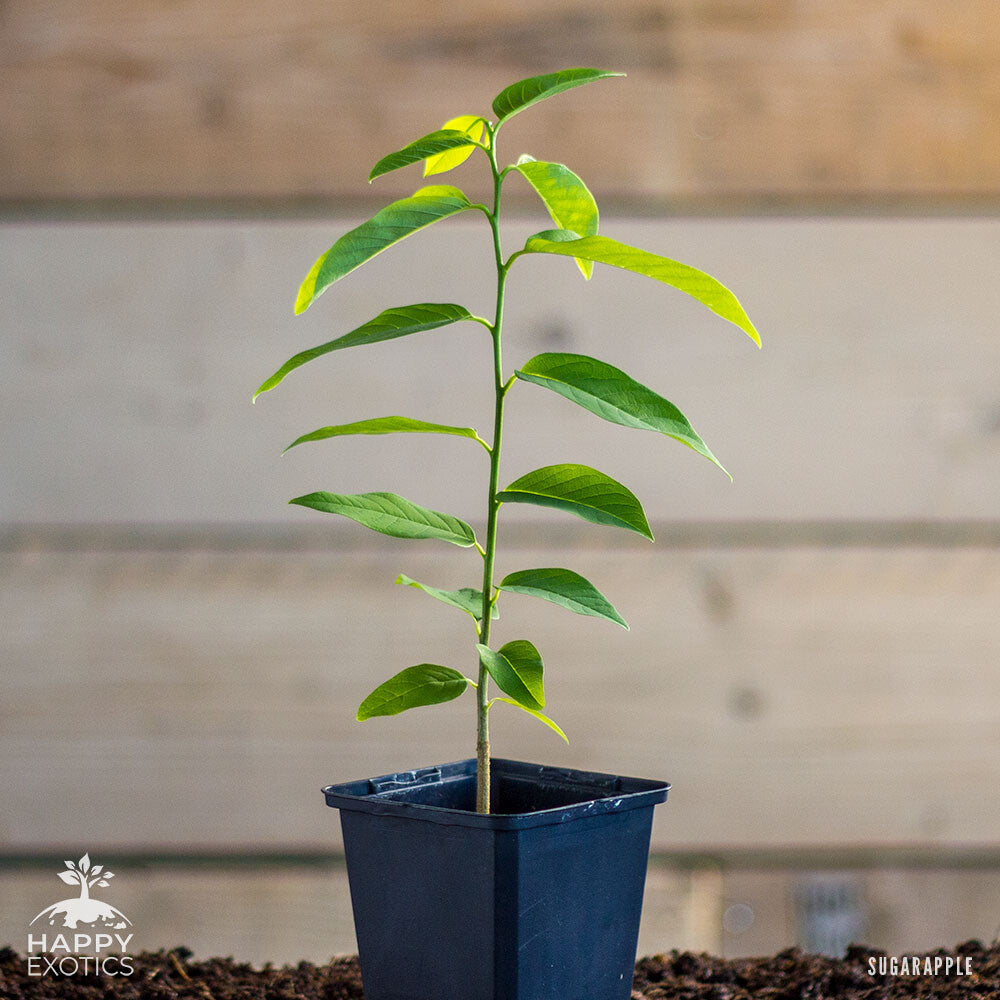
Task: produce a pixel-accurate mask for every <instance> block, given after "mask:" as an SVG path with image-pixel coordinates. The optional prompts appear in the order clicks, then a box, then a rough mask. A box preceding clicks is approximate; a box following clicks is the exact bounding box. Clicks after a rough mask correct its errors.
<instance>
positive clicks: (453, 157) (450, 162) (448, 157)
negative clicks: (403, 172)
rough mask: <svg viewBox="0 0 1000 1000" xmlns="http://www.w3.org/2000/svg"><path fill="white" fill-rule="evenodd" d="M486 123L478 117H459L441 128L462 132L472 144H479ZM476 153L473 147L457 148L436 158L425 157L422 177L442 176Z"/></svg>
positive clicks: (439, 154)
mask: <svg viewBox="0 0 1000 1000" xmlns="http://www.w3.org/2000/svg"><path fill="white" fill-rule="evenodd" d="M485 127H486V123H485V122H484V121H483V119H482V118H481V117H480V116H479V115H459V116H458V117H457V118H452V119H451V120H450V121H446V122H445V123H444V125H442V126H441V128H442V130H444V129H454V130H455V131H457V132H464V133H465V135H466V136H467V137H468V138H469V139H472V140H473V141H474V142H481V141H482V138H483V129H484V128H485ZM475 151H476V147H475V146H473V145H465V146H459V147H458V148H457V149H452V150H449V151H448V152H447V153H438V154H437V155H436V156H429V157H427V161H426V162H425V163H424V177H430V176H431V174H443V173H447V172H448V171H449V170H454V169H455V167H459V166H461V165H462V164H463V163H465V161H466V160H467V159H468V158H469V157H470V156H472V154H473V153H474V152H475Z"/></svg>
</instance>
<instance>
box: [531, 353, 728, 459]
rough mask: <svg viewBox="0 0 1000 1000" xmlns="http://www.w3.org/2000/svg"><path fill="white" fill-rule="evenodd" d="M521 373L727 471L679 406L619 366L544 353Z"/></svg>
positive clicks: (575, 401) (583, 356)
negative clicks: (668, 439) (676, 443)
mask: <svg viewBox="0 0 1000 1000" xmlns="http://www.w3.org/2000/svg"><path fill="white" fill-rule="evenodd" d="M515 374H516V375H517V377H518V378H519V379H521V380H522V381H524V382H533V383H535V385H540V386H542V387H543V388H546V389H551V390H552V391H553V392H557V393H559V395H560V396H565V397H566V399H569V400H572V401H573V402H574V403H576V404H578V405H579V406H582V407H583V408H584V409H585V410H590V412H591V413H596V414H597V416H599V417H602V418H603V419H604V420H610V421H611V423H614V424H621V426H622V427H636V428H639V429H640V430H646V431H658V432H659V433H660V434H666V435H667V437H671V438H673V439H674V440H675V441H679V442H680V443H681V444H683V445H686V446H687V447H688V448H690V449H692V451H696V452H697V453H698V454H699V455H703V456H704V457H705V458H707V459H708V460H709V461H710V462H713V463H714V464H715V465H718V466H719V468H720V469H722V471H723V472H726V470H725V469H724V468H723V467H722V465H721V463H720V462H719V460H718V459H717V458H716V457H715V455H713V454H712V452H711V450H710V449H709V447H708V445H706V444H705V442H704V441H702V439H701V438H700V437H699V436H698V435H697V433H695V430H694V428H693V427H692V426H691V424H690V423H689V422H688V419H687V417H685V416H684V414H683V413H681V411H680V410H678V409H677V407H676V406H674V404H673V403H671V402H670V401H669V400H667V399H664V398H663V397H662V396H660V395H658V394H657V393H655V392H653V390H652V389H648V388H647V387H646V386H644V385H643V384H642V383H641V382H636V381H635V379H633V378H630V377H629V376H628V375H626V374H625V372H623V371H622V370H621V369H620V368H615V366H614V365H609V364H607V363H606V362H604V361H598V360H597V359H596V358H589V357H587V356H586V355H585V354H538V355H536V356H535V357H533V358H532V359H531V360H530V361H529V362H527V364H525V365H523V366H522V367H521V368H519V369H518V370H517V372H516V373H515ZM726 475H727V476H728V475H729V473H728V472H726ZM731 478H732V477H731V476H730V479H731Z"/></svg>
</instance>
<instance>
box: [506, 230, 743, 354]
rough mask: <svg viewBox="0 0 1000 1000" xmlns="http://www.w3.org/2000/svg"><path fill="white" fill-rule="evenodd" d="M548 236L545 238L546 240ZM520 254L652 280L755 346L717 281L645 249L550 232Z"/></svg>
mask: <svg viewBox="0 0 1000 1000" xmlns="http://www.w3.org/2000/svg"><path fill="white" fill-rule="evenodd" d="M547 237H548V238H547ZM523 252H524V253H552V254H558V255H559V256H562V257H576V258H577V259H578V260H592V261H594V262H595V263H598V264H608V265H610V266H611V267H620V268H622V269H623V270H625V271H632V272H634V273H635V274H642V275H644V276H645V277H647V278H653V279H654V280H655V281H662V282H663V283H664V284H665V285H672V286H673V287H674V288H678V289H680V290H681V291H682V292H686V293H687V294H688V295H690V296H691V297H692V298H695V299H697V300H698V301H699V302H700V303H701V304H702V305H704V306H707V307H708V308H709V309H711V310H712V312H714V313H716V314H717V315H719V316H721V317H722V318H723V319H727V320H729V322H730V323H733V324H735V325H736V326H738V327H739V328H740V329H741V330H742V331H743V332H744V333H745V334H746V335H747V336H748V337H749V338H750V339H751V340H752V341H753V342H754V343H755V344H756V345H757V346H758V347H760V335H759V334H758V333H757V331H756V330H755V329H754V325H753V323H751V322H750V318H749V317H748V316H747V314H746V313H745V312H744V311H743V306H741V305H740V303H739V301H738V300H737V298H736V296H735V295H733V293H732V292H731V291H730V290H729V289H728V288H726V286H725V285H723V284H722V283H721V282H720V281H718V280H716V279H715V278H713V277H712V276H711V275H710V274H705V272H704V271H699V270H698V269H697V268H694V267H691V266H690V265H689V264H681V263H680V262H679V261H676V260H670V258H669V257H660V256H658V255H657V254H655V253H650V252H649V251H648V250H640V249H638V247H630V246H628V245H627V244H625V243H619V242H618V240H613V239H610V238H609V237H607V236H583V237H581V238H580V239H579V240H572V239H569V240H567V239H562V240H559V241H556V240H553V239H551V234H550V233H539V234H538V235H537V236H532V237H530V238H529V239H528V242H527V243H525V245H524V251H523Z"/></svg>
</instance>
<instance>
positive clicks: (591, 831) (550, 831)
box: [323, 759, 670, 1000]
mask: <svg viewBox="0 0 1000 1000" xmlns="http://www.w3.org/2000/svg"><path fill="white" fill-rule="evenodd" d="M491 775H492V780H491V797H492V805H493V809H494V812H492V813H491V814H490V815H478V814H477V813H476V812H475V792H476V762H475V760H464V761H459V762H457V763H454V764H443V765H441V766H440V767H428V768H423V769H421V770H418V771H407V772H404V773H402V774H390V775H385V776H383V777H380V778H370V779H368V780H365V781H355V782H349V783H348V784H343V785H330V786H329V787H328V788H324V789H323V792H324V794H325V795H326V802H327V805H330V806H333V807H335V808H337V809H340V811H341V812H340V819H341V824H342V826H343V830H344V849H345V852H346V855H347V875H348V880H349V882H350V886H351V902H352V904H353V906H354V924H355V929H356V931H357V937H358V952H359V957H360V960H361V976H362V979H363V982H364V989H365V998H366V1000H628V997H629V995H630V992H631V984H632V973H633V968H634V965H635V949H636V941H637V938H638V934H639V914H640V912H641V910H642V892H643V886H644V883H645V878H646V862H647V859H648V855H649V833H650V826H651V824H652V819H653V806H655V805H656V804H657V803H658V802H663V801H664V800H665V799H666V797H667V792H668V790H669V788H670V785H669V784H668V783H667V782H665V781H647V780H644V779H641V778H625V777H620V776H618V775H611V774H598V773H594V772H590V771H574V770H569V769H565V768H557V767H544V766H542V765H540V764H526V763H522V762H520V761H512V760H497V759H494V760H493V761H492V762H491Z"/></svg>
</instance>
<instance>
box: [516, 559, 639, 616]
mask: <svg viewBox="0 0 1000 1000" xmlns="http://www.w3.org/2000/svg"><path fill="white" fill-rule="evenodd" d="M498 589H500V590H506V591H509V592H510V593H512V594H528V595H530V596H531V597H540V598H541V599H542V600H543V601H550V602H551V603H552V604H558V605H559V606H560V607H563V608H568V609H569V610H570V611H574V612H576V614H578V615H590V616H592V617H594V618H607V619H608V621H612V622H615V623H616V624H618V625H621V627H622V628H624V629H626V630H627V629H628V624H627V622H626V621H625V619H624V618H622V616H621V615H620V614H618V612H617V611H616V610H615V608H614V605H613V604H612V603H611V602H610V601H609V600H608V599H607V598H606V597H605V596H604V595H603V594H602V593H601V592H600V591H599V590H598V589H597V588H596V587H595V586H594V585H593V584H592V583H591V582H590V581H589V580H586V579H584V578H583V577H582V576H580V574H579V573H574V572H573V571H572V570H569V569H554V568H548V569H522V570H518V572H516V573H511V574H509V575H508V576H505V577H504V578H503V580H501V581H500V583H499V585H498Z"/></svg>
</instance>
